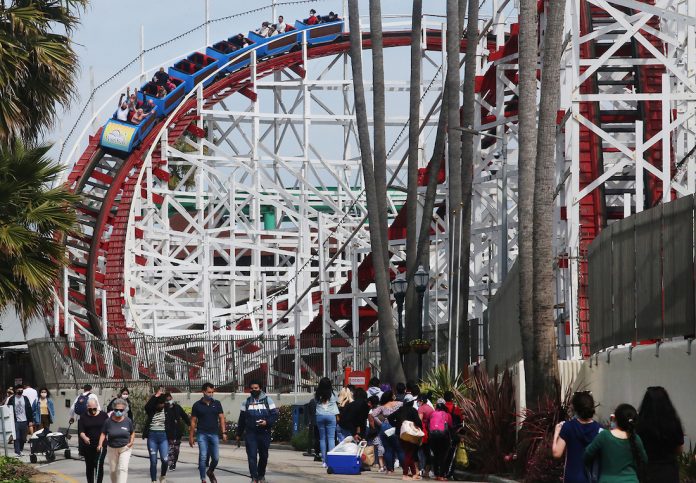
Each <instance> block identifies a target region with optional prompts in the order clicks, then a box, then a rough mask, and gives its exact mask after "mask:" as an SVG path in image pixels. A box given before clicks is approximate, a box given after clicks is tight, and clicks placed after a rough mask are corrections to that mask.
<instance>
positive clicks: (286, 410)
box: [271, 406, 292, 441]
mask: <svg viewBox="0 0 696 483" xmlns="http://www.w3.org/2000/svg"><path fill="white" fill-rule="evenodd" d="M278 412H279V413H280V414H279V415H278V421H276V423H275V425H274V426H273V428H272V429H271V441H290V439H291V438H292V406H280V407H279V408H278Z"/></svg>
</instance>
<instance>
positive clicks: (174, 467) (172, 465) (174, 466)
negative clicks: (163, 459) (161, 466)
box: [169, 463, 176, 471]
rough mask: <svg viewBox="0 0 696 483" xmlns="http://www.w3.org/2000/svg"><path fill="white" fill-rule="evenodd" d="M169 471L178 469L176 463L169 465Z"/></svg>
mask: <svg viewBox="0 0 696 483" xmlns="http://www.w3.org/2000/svg"><path fill="white" fill-rule="evenodd" d="M169 471H176V463H172V464H171V465H169Z"/></svg>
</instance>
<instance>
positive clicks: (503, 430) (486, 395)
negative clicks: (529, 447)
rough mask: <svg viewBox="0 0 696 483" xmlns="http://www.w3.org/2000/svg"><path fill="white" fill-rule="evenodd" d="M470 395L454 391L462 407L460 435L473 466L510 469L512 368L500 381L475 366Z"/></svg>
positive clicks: (483, 469)
mask: <svg viewBox="0 0 696 483" xmlns="http://www.w3.org/2000/svg"><path fill="white" fill-rule="evenodd" d="M469 385H470V387H469V390H468V391H469V397H468V398H465V397H463V396H462V395H461V393H459V392H455V395H456V396H457V399H458V401H459V404H460V406H461V409H462V420H463V425H464V427H463V431H462V434H461V438H462V440H463V441H464V444H465V445H466V447H467V448H469V449H470V451H469V462H470V468H471V469H472V470H475V471H481V472H483V473H494V474H506V473H509V472H510V469H511V462H510V459H511V458H510V456H511V455H512V453H513V451H514V449H515V439H516V434H515V423H516V418H515V410H516V406H515V387H514V385H513V382H512V376H511V375H510V371H507V370H506V371H505V372H504V373H503V375H502V378H501V379H500V382H498V380H497V378H493V379H490V378H489V377H488V375H487V374H486V373H485V372H483V371H480V370H476V372H475V373H474V375H473V377H471V379H469Z"/></svg>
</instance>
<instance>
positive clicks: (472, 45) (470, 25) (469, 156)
mask: <svg viewBox="0 0 696 483" xmlns="http://www.w3.org/2000/svg"><path fill="white" fill-rule="evenodd" d="M460 1H461V0H460ZM478 17H479V3H478V0H472V1H471V2H469V20H468V21H467V27H466V60H465V64H464V89H463V113H462V118H463V121H464V126H465V127H468V128H470V129H473V128H474V116H475V114H476V103H475V86H476V50H477V46H478ZM473 178H474V134H473V133H471V132H466V131H464V132H462V201H463V210H464V214H463V217H462V218H463V223H462V235H461V236H462V248H463V249H462V268H463V269H466V274H467V277H466V278H463V280H464V281H465V283H462V284H461V286H460V287H459V293H460V297H461V300H465V301H466V303H467V307H468V303H469V277H468V273H469V272H468V268H469V260H470V254H471V250H470V246H471V198H472V190H473ZM464 315H465V317H464V318H463V319H462V320H460V321H459V323H460V327H459V334H460V335H459V339H460V349H459V356H460V358H459V365H460V367H467V366H468V364H469V362H470V360H471V354H470V344H469V330H468V320H467V318H468V317H466V315H467V313H465V314H464Z"/></svg>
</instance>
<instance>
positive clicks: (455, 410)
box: [445, 401, 462, 421]
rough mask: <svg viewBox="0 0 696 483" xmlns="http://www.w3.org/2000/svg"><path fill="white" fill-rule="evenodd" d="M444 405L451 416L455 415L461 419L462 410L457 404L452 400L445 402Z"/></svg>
mask: <svg viewBox="0 0 696 483" xmlns="http://www.w3.org/2000/svg"><path fill="white" fill-rule="evenodd" d="M445 407H446V408H447V412H449V413H450V414H451V415H452V416H457V417H458V418H459V420H460V421H461V420H462V410H461V408H460V407H459V406H457V405H456V404H454V402H453V401H449V402H446V403H445Z"/></svg>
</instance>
